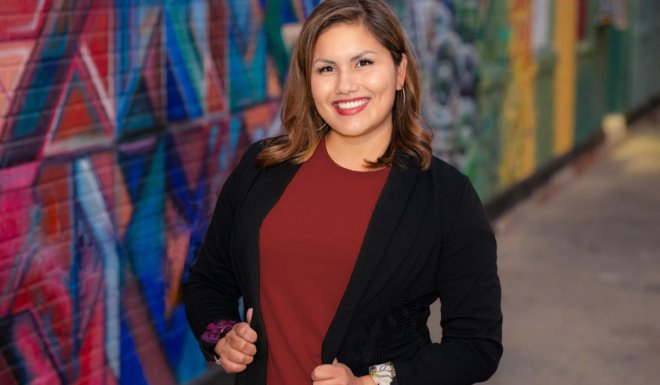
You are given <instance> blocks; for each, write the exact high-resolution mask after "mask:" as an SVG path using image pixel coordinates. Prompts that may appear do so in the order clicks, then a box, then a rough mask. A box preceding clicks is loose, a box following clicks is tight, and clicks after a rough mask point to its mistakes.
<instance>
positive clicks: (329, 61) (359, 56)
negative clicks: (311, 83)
mask: <svg viewBox="0 0 660 385" xmlns="http://www.w3.org/2000/svg"><path fill="white" fill-rule="evenodd" d="M368 53H374V54H376V52H374V51H362V52H360V53H359V54H357V55H355V56H353V57H352V58H351V61H353V60H355V59H359V58H361V57H362V56H364V55H366V54H368ZM376 55H377V54H376ZM317 61H322V62H324V63H328V64H337V63H335V62H333V61H332V60H328V59H323V58H318V59H316V60H314V62H313V63H312V65H314V64H316V62H317Z"/></svg>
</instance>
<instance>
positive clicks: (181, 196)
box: [165, 134, 194, 223]
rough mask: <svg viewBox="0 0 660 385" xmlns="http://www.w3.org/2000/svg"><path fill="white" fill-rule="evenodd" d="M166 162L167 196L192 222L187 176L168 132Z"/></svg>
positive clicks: (172, 138)
mask: <svg viewBox="0 0 660 385" xmlns="http://www.w3.org/2000/svg"><path fill="white" fill-rule="evenodd" d="M165 140H166V150H165V151H166V153H167V156H166V164H167V191H168V192H169V194H168V196H169V197H170V199H171V200H172V202H173V203H174V205H175V207H176V208H177V209H178V212H179V214H181V215H182V216H183V217H184V219H185V220H186V222H187V223H192V218H193V215H194V214H193V208H192V205H191V199H192V196H191V195H192V194H191V192H190V189H189V182H188V178H187V177H186V173H185V171H184V170H183V164H182V162H181V158H180V157H179V150H178V149H177V147H176V144H175V143H174V137H173V136H172V135H171V134H168V135H167V137H166V139H165Z"/></svg>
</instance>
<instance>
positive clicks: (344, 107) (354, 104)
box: [336, 98, 369, 110]
mask: <svg viewBox="0 0 660 385" xmlns="http://www.w3.org/2000/svg"><path fill="white" fill-rule="evenodd" d="M368 101H369V99H368V98H367V99H362V100H356V101H354V102H349V103H336V105H337V107H339V108H341V109H342V110H347V109H349V108H355V107H359V106H361V105H363V104H365V103H366V102H368Z"/></svg>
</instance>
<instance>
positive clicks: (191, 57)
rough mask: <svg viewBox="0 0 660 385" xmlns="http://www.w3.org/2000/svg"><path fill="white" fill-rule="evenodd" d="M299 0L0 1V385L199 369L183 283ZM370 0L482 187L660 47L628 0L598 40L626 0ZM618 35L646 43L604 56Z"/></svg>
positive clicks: (545, 147) (575, 122) (262, 112)
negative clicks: (640, 31) (405, 47)
mask: <svg viewBox="0 0 660 385" xmlns="http://www.w3.org/2000/svg"><path fill="white" fill-rule="evenodd" d="M597 2H598V4H600V5H601V7H600V8H597V7H596V5H598V4H597ZM318 3H319V0H260V1H243V0H213V1H210V0H168V1H160V0H140V1H139V0H3V1H0V209H1V210H2V211H1V213H2V215H0V343H1V344H2V345H1V346H2V350H1V351H0V383H1V384H3V385H4V384H23V383H49V384H58V383H80V384H85V383H94V384H97V383H104V384H115V383H122V384H126V383H131V384H146V383H153V384H173V383H181V382H186V381H189V380H191V379H193V378H195V377H197V376H198V375H200V374H201V373H203V372H204V371H205V370H206V369H207V364H206V362H205V361H204V360H203V358H202V355H201V353H200V352H199V350H198V347H197V342H196V341H195V340H194V338H193V336H192V334H191V332H190V330H189V327H188V325H187V322H186V320H185V315H184V312H183V307H182V304H181V284H182V282H183V281H184V280H185V279H186V275H187V271H188V265H189V263H190V262H191V260H192V258H193V256H194V254H195V250H196V249H197V248H198V247H199V245H200V243H201V241H202V239H203V236H204V232H205V231H206V228H207V226H208V221H209V219H210V215H211V213H212V210H213V208H214V205H215V201H216V199H217V196H218V194H219V192H220V190H221V188H222V185H223V183H224V180H225V179H226V178H227V176H228V175H229V173H230V172H231V170H232V169H233V167H234V166H235V165H236V163H237V161H238V159H239V158H240V156H241V155H242V154H243V151H244V150H245V149H246V148H247V146H248V145H249V144H251V143H252V142H254V141H255V140H258V139H261V138H264V137H268V136H272V135H275V134H277V133H278V132H279V131H280V122H279V111H280V98H281V94H282V84H283V81H284V79H285V77H286V70H287V66H288V63H289V57H290V52H291V49H292V47H293V44H294V43H295V39H296V37H297V34H298V32H299V30H300V27H301V24H302V22H303V21H304V20H305V19H306V17H308V16H309V14H310V13H311V11H312V10H313V9H314V7H315V6H316V5H318ZM389 3H390V4H391V5H392V6H393V8H394V9H395V11H396V12H397V15H398V16H399V18H400V20H401V21H402V23H403V25H404V27H405V30H406V33H407V35H408V38H409V39H410V41H411V43H412V45H413V46H414V47H415V49H416V53H417V56H418V59H419V66H420V73H421V80H422V86H423V89H422V116H423V118H424V119H425V120H426V122H427V123H428V124H429V127H430V129H431V130H432V131H433V133H434V140H433V149H434V152H435V154H436V155H437V156H439V157H441V158H443V159H445V160H447V161H449V162H450V163H452V164H454V165H456V166H457V167H458V168H459V169H460V170H461V171H463V172H464V173H466V174H467V175H468V176H469V177H470V178H471V179H472V182H473V183H474V185H475V186H476V187H477V190H478V191H479V192H480V195H481V197H482V199H483V200H484V201H488V200H489V199H490V198H492V197H493V196H495V195H497V194H498V193H500V192H502V191H504V190H506V189H507V188H509V187H510V186H511V185H512V184H514V183H516V182H518V181H520V180H522V179H524V178H526V177H528V176H529V175H531V174H532V173H533V172H535V171H536V170H537V169H538V168H539V167H541V166H542V165H543V163H544V162H547V161H550V160H552V158H553V157H557V156H560V155H562V154H564V153H565V152H567V151H569V150H571V149H572V148H574V146H575V145H576V144H578V143H579V142H580V141H581V140H583V139H584V138H586V137H587V136H588V135H589V134H591V133H593V132H595V131H596V130H597V128H598V127H597V122H598V121H599V119H600V118H601V117H602V115H604V114H605V113H606V112H607V111H606V109H605V107H604V106H606V105H607V101H608V95H607V94H606V93H607V91H602V90H605V89H606V87H604V86H602V85H606V84H613V83H612V82H611V81H610V80H612V79H617V82H618V83H617V84H619V86H617V87H615V88H612V89H614V90H616V89H620V90H627V89H628V88H630V93H631V95H633V96H634V98H632V99H630V100H632V101H633V102H634V103H633V102H630V100H629V99H627V98H628V97H627V96H626V95H623V96H621V95H617V98H616V100H617V103H614V104H617V105H621V106H624V107H625V108H628V109H632V108H634V107H635V106H636V105H639V104H641V103H642V102H643V101H647V100H649V98H651V97H652V96H653V95H654V93H657V92H656V90H657V89H659V88H658V87H657V84H656V83H657V82H656V83H653V82H651V81H648V79H651V78H652V77H648V76H646V75H644V76H643V77H642V78H640V76H642V75H638V74H648V73H650V72H648V71H652V70H653V67H652V66H649V65H648V64H645V63H647V62H657V61H649V60H643V59H644V58H648V57H651V56H652V55H656V56H657V52H660V50H647V49H646V48H648V45H642V43H641V42H638V43H635V42H636V41H633V43H634V44H630V45H629V46H628V45H626V44H625V42H626V39H627V35H626V33H627V32H626V31H625V30H619V29H621V28H623V27H625V25H628V24H630V25H633V26H634V25H635V20H636V19H637V18H639V17H642V16H644V17H647V18H648V17H650V16H648V15H652V14H653V13H652V12H642V11H641V9H642V8H640V7H641V5H638V6H636V8H633V10H635V12H627V13H625V15H626V20H625V23H624V24H625V25H623V24H621V23H618V22H617V20H619V19H620V17H619V16H617V15H622V14H624V13H622V12H623V11H621V10H620V8H617V9H618V11H617V12H616V13H612V12H610V13H608V15H610V14H611V16H610V19H612V20H611V21H612V24H614V25H615V26H616V28H617V31H616V35H612V36H614V37H612V38H611V39H609V40H608V39H607V36H608V35H607V34H608V33H610V32H609V30H608V27H607V26H600V27H598V28H597V29H596V27H595V26H594V25H592V23H591V22H590V21H589V20H596V19H597V16H598V17H599V19H598V20H600V19H602V15H603V14H604V12H605V11H603V9H605V8H603V7H604V5H603V4H605V5H607V4H612V5H616V6H617V7H621V6H622V4H623V0H621V1H609V2H605V1H598V0H593V1H590V2H589V4H592V5H594V6H593V7H592V8H593V9H594V10H597V11H598V12H599V13H598V14H597V15H596V14H594V15H591V14H585V15H584V16H585V17H583V18H582V19H580V20H581V21H579V20H578V12H577V7H576V5H575V4H576V2H573V1H571V0H555V1H554V4H551V3H550V0H507V1H493V0H414V1H412V0H411V1H403V0H390V1H389ZM634 3H635V4H637V2H634ZM640 4H641V3H640ZM644 4H647V5H646V6H647V7H650V5H648V4H650V2H647V3H644ZM571 5H572V6H571ZM589 9H590V8H589V7H587V8H585V10H586V11H588V10H589ZM608 9H609V8H608ZM612 9H613V8H612ZM548 10H554V11H553V12H550V11H548ZM586 11H585V12H586ZM587 13H588V12H587ZM592 16H593V17H592ZM579 22H580V23H582V24H580V25H582V27H583V28H584V36H585V39H584V41H581V42H579V44H578V42H576V40H577V27H578V23H579ZM601 23H602V22H601ZM649 23H650V22H648V21H647V24H645V25H650V24H649ZM622 25H623V26H622ZM653 31H654V32H653V34H656V35H660V34H659V33H656V32H657V31H656V30H653ZM635 36H636V35H635ZM609 41H614V42H619V43H617V44H618V46H617V47H618V48H617V49H618V50H619V51H616V53H615V54H613V53H611V52H614V51H613V50H612V48H611V47H610V45H609V44H610V43H608V42H609ZM649 41H660V36H659V38H658V39H649ZM645 44H646V43H645ZM649 44H650V43H649ZM626 47H629V48H626ZM645 47H646V48H645ZM624 49H631V50H635V49H638V50H644V52H643V53H640V52H632V53H631V54H630V57H632V58H635V60H634V61H633V65H632V66H630V68H627V67H626V66H625V65H616V66H614V65H613V66H611V67H608V64H607V63H608V60H610V56H611V57H616V58H622V57H623V58H625V57H626V55H625V54H623V53H621V52H624V51H623V50H624ZM608 55H610V56H608ZM619 60H620V59H619ZM613 63H618V62H615V61H613ZM578 74H580V75H578ZM622 79H623V80H622ZM640 79H643V80H640ZM629 84H632V86H630V85H629ZM599 85H600V86H599ZM599 87H600V88H599ZM601 91H602V92H601ZM622 94H625V93H623V92H622ZM613 100H614V99H613ZM619 100H621V101H619ZM614 104H612V105H614Z"/></svg>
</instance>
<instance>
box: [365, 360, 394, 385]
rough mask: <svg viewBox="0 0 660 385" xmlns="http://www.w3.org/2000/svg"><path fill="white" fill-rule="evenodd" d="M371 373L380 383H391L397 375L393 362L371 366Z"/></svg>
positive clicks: (383, 384)
mask: <svg viewBox="0 0 660 385" xmlns="http://www.w3.org/2000/svg"><path fill="white" fill-rule="evenodd" d="M369 374H370V375H371V378H373V379H374V381H375V382H376V384H378V385H390V384H392V383H393V381H394V377H395V376H396V373H395V372H394V365H392V363H391V362H387V363H385V364H380V365H373V366H370V367H369Z"/></svg>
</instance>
